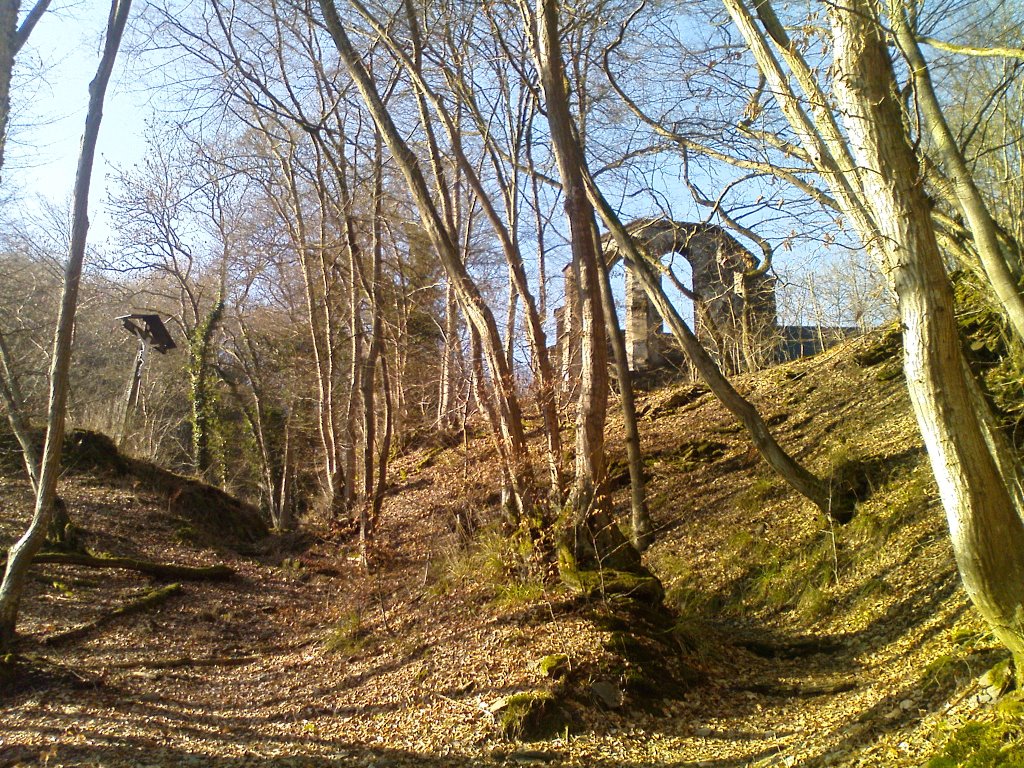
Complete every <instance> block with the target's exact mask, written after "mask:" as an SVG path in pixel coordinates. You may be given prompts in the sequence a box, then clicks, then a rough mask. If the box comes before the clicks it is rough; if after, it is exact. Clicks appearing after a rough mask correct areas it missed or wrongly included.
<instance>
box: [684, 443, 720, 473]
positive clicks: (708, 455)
mask: <svg viewBox="0 0 1024 768" xmlns="http://www.w3.org/2000/svg"><path fill="white" fill-rule="evenodd" d="M728 452H729V446H728V445H726V444H725V443H719V442H717V441H715V440H693V441H690V442H686V443H682V444H680V446H679V448H678V449H677V450H676V452H675V454H674V456H673V457H672V459H671V462H672V464H673V466H675V467H676V468H678V469H680V470H686V469H692V468H693V467H696V466H698V465H700V464H707V463H711V462H713V461H717V460H718V459H720V458H722V457H723V456H725V455H726V454H727V453H728Z"/></svg>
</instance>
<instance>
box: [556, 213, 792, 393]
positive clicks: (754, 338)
mask: <svg viewBox="0 0 1024 768" xmlns="http://www.w3.org/2000/svg"><path fill="white" fill-rule="evenodd" d="M626 229H627V230H628V231H629V233H630V234H631V235H632V236H633V237H634V239H636V240H637V242H638V243H640V244H641V245H642V246H643V247H644V248H645V250H646V251H647V252H648V253H649V254H651V256H653V257H656V258H659V259H660V258H661V257H663V256H665V255H667V254H669V253H676V254H678V255H680V256H682V257H683V258H685V259H686V260H687V261H688V262H689V263H690V268H691V273H692V276H693V283H692V285H690V286H684V287H685V289H686V292H687V295H688V298H690V299H691V300H692V301H693V305H694V333H695V334H696V335H697V338H698V339H700V341H701V343H702V344H703V345H704V346H705V348H706V349H708V351H709V352H711V354H712V355H714V356H715V357H716V358H717V360H718V363H719V365H721V366H722V367H723V369H724V370H726V371H729V372H735V371H740V370H752V369H756V368H760V367H763V366H764V365H766V364H767V363H769V362H770V361H771V360H772V358H773V357H774V354H775V350H776V347H777V345H778V320H777V317H776V307H775V280H774V278H772V277H770V276H768V275H765V274H758V273H757V272H756V269H757V267H758V265H759V262H758V259H757V257H755V256H754V255H753V254H752V253H751V252H750V251H748V250H747V249H746V248H744V247H743V246H742V245H741V244H740V243H739V241H737V240H736V239H735V238H734V237H732V235H730V234H729V233H728V232H726V231H725V230H724V229H722V228H721V227H718V226H715V225H713V224H704V223H700V224H694V223H687V222H678V221H673V220H671V219H668V218H666V217H659V218H651V219H638V220H636V221H633V222H631V223H630V224H628V225H627V227H626ZM603 245H604V253H605V260H606V262H607V265H608V268H609V269H611V268H612V267H613V266H614V265H615V264H616V263H618V261H619V260H620V259H621V258H622V255H621V254H620V253H619V251H618V248H617V247H616V246H615V244H614V242H613V241H612V240H611V238H610V237H605V239H604V242H603ZM564 274H565V296H566V305H565V306H564V307H563V309H562V310H561V314H560V317H559V320H560V322H559V329H558V345H559V358H560V360H561V365H562V373H563V376H565V377H567V378H570V379H571V378H572V377H573V375H574V373H575V372H576V369H577V366H578V360H579V308H578V306H577V302H576V301H575V300H574V299H575V297H576V296H577V291H576V285H577V284H578V283H577V282H576V279H575V276H574V274H573V270H572V265H569V266H568V267H566V270H565V273H564ZM661 324H662V319H661V317H660V316H659V315H658V313H657V312H656V311H655V309H654V307H653V306H652V305H651V302H650V300H649V299H648V298H647V295H646V293H645V292H644V289H643V287H642V285H641V284H640V282H639V280H637V279H635V276H634V274H633V269H632V266H631V264H630V263H629V262H628V260H627V262H626V321H625V334H626V351H627V355H628V357H629V367H630V370H633V371H643V370H648V369H651V368H656V367H658V366H659V365H661V363H662V351H663V349H664V348H665V343H666V337H665V335H664V334H663V333H662V331H661Z"/></svg>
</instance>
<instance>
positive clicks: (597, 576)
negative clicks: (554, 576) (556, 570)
mask: <svg viewBox="0 0 1024 768" xmlns="http://www.w3.org/2000/svg"><path fill="white" fill-rule="evenodd" d="M562 580H563V581H564V582H565V583H566V584H567V585H568V586H569V587H570V588H571V589H573V590H575V591H577V592H579V593H581V594H583V595H585V596H587V597H591V598H600V597H611V596H623V597H629V598H631V599H633V600H636V601H639V602H642V603H650V604H652V605H655V604H658V603H660V602H661V601H662V599H664V597H665V590H664V588H663V587H662V586H661V582H660V581H659V580H658V579H657V578H656V577H654V576H651V575H650V574H641V573H630V572H628V571H615V570H611V569H606V570H601V571H585V570H577V569H575V568H565V569H564V570H563V571H562Z"/></svg>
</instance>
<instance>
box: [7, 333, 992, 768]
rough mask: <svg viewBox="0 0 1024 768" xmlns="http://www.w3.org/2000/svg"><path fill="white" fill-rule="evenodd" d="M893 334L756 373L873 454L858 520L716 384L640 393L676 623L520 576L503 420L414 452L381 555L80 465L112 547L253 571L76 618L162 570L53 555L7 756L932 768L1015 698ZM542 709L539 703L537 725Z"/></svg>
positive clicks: (788, 441)
mask: <svg viewBox="0 0 1024 768" xmlns="http://www.w3.org/2000/svg"><path fill="white" fill-rule="evenodd" d="M885 344H886V342H884V341H880V340H879V337H878V336H875V337H872V338H869V339H865V340H859V341H856V342H853V343H851V344H847V345H844V347H842V348H839V349H836V350H833V351H831V352H829V353H826V354H825V355H823V356H819V357H818V358H813V359H808V360H803V361H798V362H795V363H791V364H787V365H784V366H779V367H777V368H773V369H771V370H769V371H766V372H762V373H760V374H757V375H754V376H748V377H743V378H741V379H740V381H739V386H740V387H741V389H742V390H743V391H744V392H745V393H746V394H747V395H748V396H749V397H750V398H751V399H752V400H753V401H754V402H755V403H756V404H757V405H758V406H759V407H760V408H761V409H762V412H763V414H764V415H765V416H766V417H767V418H768V420H769V423H770V424H772V425H774V429H775V431H776V432H777V434H778V436H779V439H780V441H781V442H782V444H783V445H785V446H787V447H788V448H790V449H791V450H793V451H794V452H795V453H796V455H797V456H798V458H800V459H801V460H803V461H805V462H807V463H808V464H809V465H810V466H811V467H812V468H813V469H814V470H815V471H817V472H820V473H824V474H829V475H830V476H832V477H834V478H835V479H836V482H837V483H840V482H845V480H846V478H849V477H854V476H856V477H862V476H865V473H866V477H867V481H866V482H861V483H858V484H857V490H858V493H859V494H860V496H861V499H862V500H861V503H860V504H859V506H858V510H857V516H856V517H855V519H854V522H853V523H850V524H849V525H847V526H843V527H833V526H830V525H828V523H827V522H825V520H824V518H823V517H822V516H821V515H819V514H817V513H816V512H815V511H814V510H813V509H812V508H811V507H810V506H809V505H808V504H807V503H805V502H803V501H801V500H800V499H798V498H796V497H795V496H793V495H792V494H791V493H790V492H789V491H788V490H787V489H786V488H785V487H784V486H782V485H781V484H780V483H779V482H778V481H777V480H775V479H773V478H772V476H771V475H770V473H769V471H768V470H767V469H766V468H765V467H764V466H763V465H762V464H761V463H760V462H759V460H758V459H757V457H756V455H755V454H754V452H753V451H752V450H751V449H750V446H749V443H748V441H747V440H746V437H745V435H744V434H743V433H742V432H741V431H739V430H738V429H737V428H736V427H735V426H734V424H733V422H732V421H731V420H730V418H729V417H728V415H727V414H726V413H725V412H724V411H723V410H722V409H721V408H720V406H718V404H717V403H716V402H715V401H714V400H713V398H712V397H711V396H710V395H709V394H707V393H706V392H704V391H703V390H702V389H701V388H699V387H694V386H693V385H690V384H682V383H676V384H669V385H667V386H664V387H661V388H658V389H654V390H652V391H650V392H648V393H646V394H644V395H643V397H642V398H641V408H642V412H643V414H644V416H643V419H642V425H641V428H642V430H643V434H644V449H645V454H646V456H648V462H647V468H648V470H649V476H650V480H649V493H650V499H651V506H652V511H653V514H654V517H655V520H656V522H657V524H658V527H659V538H658V542H657V544H656V545H655V546H654V547H653V548H652V549H651V551H650V552H649V553H648V555H647V561H648V563H649V565H650V567H651V569H652V570H653V571H654V572H655V573H656V574H657V575H658V576H659V577H660V578H661V579H662V581H663V582H664V584H665V587H666V591H667V598H666V604H667V605H668V606H669V608H670V609H671V611H672V612H673V613H672V617H673V618H672V619H671V621H672V622H674V626H671V627H669V628H668V629H666V630H664V633H663V634H664V637H660V638H659V637H654V639H653V640H652V639H650V638H640V639H635V638H634V639H633V640H630V639H629V635H628V634H623V630H624V629H625V630H630V629H631V628H630V627H629V626H626V625H628V622H624V621H623V619H622V618H621V616H618V617H617V616H616V615H615V610H614V606H610V607H608V610H607V611H604V610H603V609H602V608H601V606H597V609H595V608H594V606H586V605H584V604H583V603H582V602H581V601H580V600H578V599H574V598H573V596H571V595H569V594H567V593H565V592H564V591H562V590H560V589H558V588H554V587H550V586H545V585H544V584H542V583H535V582H531V581H530V580H529V579H528V578H520V579H518V580H517V579H516V578H514V577H515V573H514V563H511V564H510V563H509V562H508V561H507V560H505V559H503V555H502V548H501V546H500V541H499V537H497V535H496V534H495V533H493V530H494V529H493V528H491V527H489V525H488V523H489V522H490V515H491V514H493V513H491V512H489V511H488V507H487V503H488V501H490V502H491V503H492V504H493V500H491V499H489V495H490V490H491V489H492V488H493V486H492V482H493V474H494V471H493V467H492V466H491V465H490V464H488V456H489V455H490V454H489V449H488V447H487V444H486V441H484V440H482V439H481V440H475V441H473V442H472V443H471V445H470V449H469V454H468V456H467V454H466V453H465V452H464V449H463V447H462V446H460V445H456V446H454V447H450V448H442V447H440V446H436V447H434V448H430V447H426V448H421V449H418V450H417V451H414V452H412V453H410V454H409V455H407V456H404V457H402V458H401V459H400V460H398V461H396V463H395V465H394V467H393V471H394V486H395V487H394V489H393V492H392V493H390V495H389V497H388V499H387V502H386V504H385V508H384V513H383V519H382V521H381V527H380V531H379V545H378V547H377V549H376V552H375V564H376V568H375V569H374V572H373V573H370V574H367V573H366V572H365V571H364V570H363V568H362V567H361V566H360V563H359V561H358V559H357V558H356V556H355V550H354V545H353V543H352V541H351V538H350V537H348V536H346V535H345V534H343V533H342V532H340V531H336V530H333V529H331V528H330V527H329V526H323V525H321V526H315V525H314V526H311V527H309V528H307V529H306V530H304V531H303V532H302V533H299V534H290V535H284V536H270V537H268V538H266V539H264V540H262V541H259V542H256V543H255V544H249V545H244V546H243V545H232V546H228V545H226V544H223V543H222V544H217V543H211V541H210V539H209V537H208V536H205V535H199V534H198V533H197V528H196V524H195V519H192V520H189V519H187V518H186V517H183V516H182V515H181V514H180V511H179V510H177V509H176V508H175V507H174V506H173V505H172V504H171V503H170V501H169V498H168V496H167V495H166V494H165V493H163V492H158V491H156V490H154V489H153V488H152V487H150V485H148V484H147V482H145V481H144V480H143V479H140V478H138V477H135V476H133V475H131V474H128V475H124V476H120V477H110V476H107V475H104V474H103V473H99V474H92V473H69V474H68V476H67V477H66V479H65V481H64V483H63V485H62V488H61V493H62V495H63V497H64V499H65V500H66V501H67V504H68V507H69V509H70V510H71V513H72V515H73V517H74V519H75V521H76V522H77V523H78V525H80V526H81V528H82V529H83V530H84V531H85V534H84V538H85V544H86V545H87V546H88V548H89V549H90V550H91V551H94V552H102V553H107V554H111V555H119V556H130V557H135V558H144V559H151V560H157V561H161V562H174V563H179V564H186V565H210V564H214V563H225V564H227V565H229V566H230V567H232V568H233V569H235V571H236V576H235V577H234V578H232V579H230V580H227V581H223V582H205V581H194V582H186V583H184V585H183V588H182V590H181V592H180V593H178V594H175V595H172V596H170V597H169V598H168V599H167V600H166V601H165V602H163V603H162V604H160V605H159V606H156V607H154V608H152V609H151V610H147V611H143V612H139V613H136V614H132V615H126V616H121V617H114V618H113V619H112V620H110V621H109V622H107V623H106V624H104V625H102V626H98V627H95V628H93V629H84V630H83V631H82V632H81V633H79V634H78V635H75V636H62V633H64V632H66V631H67V630H68V629H69V628H74V627H79V626H82V627H84V626H85V624H86V623H87V622H89V621H92V620H94V619H95V618H97V617H99V616H103V615H105V614H107V613H109V612H110V611H112V610H114V609H116V608H117V607H118V606H120V605H124V604H125V603H126V602H129V601H131V600H133V599H135V598H137V597H139V596H140V595H145V594H147V593H149V592H150V591H151V590H152V589H153V588H154V584H157V585H159V584H163V583H166V582H153V581H152V580H151V579H149V578H147V577H145V576H141V575H139V574H135V573H131V572H121V571H111V570H102V571H101V570H94V569H86V568H81V567H77V566H71V565H52V564H47V565H37V566H35V567H34V570H33V572H32V579H31V582H30V586H29V591H28V594H26V596H25V599H24V604H23V619H22V623H21V625H20V630H21V632H22V633H23V639H22V640H21V645H20V647H19V652H20V655H21V656H22V658H23V659H27V660H28V661H26V662H25V663H23V664H21V665H19V666H18V667H17V668H16V669H17V673H16V674H15V675H13V676H10V675H8V677H6V678H5V679H2V680H0V768H10V767H11V766H17V765H45V766H71V765H74V766H190V765H191V766H212V767H213V768H236V767H239V766H245V765H254V766H255V765H272V766H282V767H283V766H375V767H376V768H384V767H385V766H395V767H397V766H405V765H409V766H413V765H416V766H478V765H479V766H489V765H493V766H498V765H545V764H546V765H580V766H609V767H610V766H637V767H639V766H710V767H714V768H728V767H732V766H737V767H738V766H769V765H771V766H795V765H796V766H824V765H837V766H855V765H856V766H911V765H920V764H922V763H923V762H924V761H926V760H927V759H928V758H929V757H930V756H932V755H934V754H936V753H937V752H938V751H939V750H940V749H941V747H942V745H943V744H944V743H945V742H946V740H947V738H948V737H949V734H950V732H951V731H952V730H953V729H955V728H956V727H958V726H959V725H960V724H962V723H963V722H965V721H967V720H970V719H981V720H986V719H989V720H990V719H991V718H992V717H994V715H993V714H992V713H993V712H994V709H993V708H992V706H991V703H990V702H991V700H992V698H993V696H994V695H995V694H996V692H995V691H992V690H990V689H989V687H987V686H986V685H985V684H983V683H982V682H980V678H981V676H982V675H983V673H984V672H985V671H986V670H987V669H989V668H990V667H992V666H993V665H994V664H996V663H997V662H999V661H1000V660H1001V659H1003V658H1004V654H1002V653H1001V652H1000V651H999V649H998V647H997V645H996V644H995V642H994V641H993V640H992V638H991V637H990V636H989V635H988V633H987V632H986V631H985V630H984V626H983V624H982V623H981V622H980V620H979V619H978V618H977V616H976V614H975V613H974V611H973V610H972V609H971V608H970V607H969V605H968V603H967V601H966V598H965V596H964V594H963V591H962V589H961V587H960V585H959V581H958V578H957V576H956V571H955V566H954V563H953V560H952V554H951V550H950V547H949V544H948V541H947V535H946V532H945V526H944V521H943V519H942V516H941V510H940V509H939V507H938V504H937V500H936V493H935V489H934V487H933V484H932V482H931V479H930V475H929V474H928V471H927V466H926V463H925V460H924V455H923V451H922V449H921V446H920V441H919V438H918V437H917V433H916V430H915V426H914V422H913V419H912V417H911V415H910V412H909V406H908V403H907V398H906V395H905V387H904V385H903V380H902V378H901V376H900V375H899V370H898V362H897V360H896V358H893V357H892V356H891V352H892V350H888V351H887V350H886V349H885ZM619 431H620V428H619V425H618V424H617V423H616V422H615V421H614V419H613V420H612V423H610V424H609V436H610V438H611V440H612V441H613V444H614V445H615V447H616V448H618V445H617V444H618V438H617V436H618V434H619ZM491 464H493V462H491ZM489 467H490V468H489ZM615 498H616V502H617V504H618V506H619V508H620V509H622V510H623V511H624V510H625V505H626V503H627V501H626V498H625V495H624V490H623V489H621V488H620V489H619V490H618V491H617V492H616V497H615ZM0 499H2V500H3V509H4V512H3V516H2V520H0V546H8V545H9V544H10V543H11V542H12V541H13V540H14V537H15V536H16V534H17V532H18V531H19V530H20V529H21V528H22V527H23V526H24V525H25V523H26V521H27V519H28V517H29V514H30V497H29V491H28V488H27V486H26V484H25V483H24V482H23V481H22V480H20V479H19V478H18V477H17V476H16V475H13V474H12V475H11V476H8V477H4V478H2V479H0ZM192 513H193V515H194V514H198V513H201V514H203V515H208V516H216V514H217V510H216V508H215V507H214V508H210V509H206V510H198V511H197V510H192ZM201 522H202V521H201ZM206 522H207V523H209V522H210V521H209V520H207V521H206ZM213 522H216V521H215V520H214V521H213ZM467 530H472V531H475V534H473V535H468V534H467ZM510 576H511V577H513V578H512V580H511V581H509V577H510ZM658 626H660V627H664V626H666V625H664V624H662V625H658ZM649 632H650V634H651V635H652V637H653V635H657V634H658V633H659V632H662V629H659V628H657V627H655V628H653V629H649ZM666 637H667V638H670V639H669V640H665V638H666ZM652 649H653V650H652ZM641 651H642V652H641ZM670 657H671V658H670ZM545 660H546V662H547V663H542V662H544V661H545ZM638 679H639V680H640V682H641V683H642V684H636V683H637V680H638ZM524 700H528V701H541V702H542V704H543V706H542V707H541V708H539V709H535V710H534V715H527V716H526V717H525V719H523V720H521V721H516V719H515V717H510V716H509V714H510V713H514V711H515V707H516V706H517V705H518V704H520V703H522V702H523V701H524ZM538 712H540V713H541V714H543V715H544V717H537V716H535V715H536V714H537V713H538ZM538 733H540V734H542V737H541V738H539V739H536V740H530V741H525V740H523V738H522V737H530V736H531V735H536V734H538ZM517 736H518V737H519V738H517ZM951 764H956V763H951ZM993 764H995V763H993Z"/></svg>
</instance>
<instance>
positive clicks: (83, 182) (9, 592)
mask: <svg viewBox="0 0 1024 768" xmlns="http://www.w3.org/2000/svg"><path fill="white" fill-rule="evenodd" d="M130 10H131V0H112V2H111V5H110V15H109V16H108V18H107V31H106V36H105V40H104V46H103V54H102V56H101V58H100V64H99V67H98V69H97V71H96V76H95V77H94V78H93V80H92V82H91V83H90V84H89V108H88V112H87V114H86V119H85V133H84V135H83V138H82V151H81V155H80V156H79V161H78V171H77V174H76V176H75V188H74V198H73V199H74V203H73V214H72V229H71V247H70V251H69V253H68V260H67V266H66V268H65V272H64V290H63V295H62V296H61V305H60V315H59V317H58V320H57V328H56V331H55V333H54V339H53V353H52V363H51V367H50V402H49V410H48V413H47V421H46V442H45V443H44V445H43V455H42V460H41V462H40V467H39V482H38V485H37V488H36V501H35V511H34V514H33V517H32V522H31V524H30V525H29V527H28V530H27V531H26V532H25V534H24V535H23V536H22V537H21V538H20V539H18V541H17V542H16V543H15V544H14V546H13V547H11V549H10V552H9V553H8V555H7V567H6V570H5V571H4V578H3V582H2V583H0V648H2V649H4V650H7V649H9V648H10V646H11V644H12V643H13V641H14V638H15V631H16V625H17V620H18V608H19V605H20V602H21V594H22V589H23V587H24V584H25V577H26V575H27V573H28V568H29V565H30V564H31V562H32V558H33V557H34V556H35V554H36V552H38V550H39V547H40V546H41V545H42V543H43V539H44V538H45V537H46V529H47V526H48V524H49V521H50V517H51V515H52V514H53V503H54V497H55V496H56V490H57V480H58V477H59V475H60V459H61V450H62V448H63V443H64V423H65V415H66V412H65V407H66V404H67V397H68V380H69V368H70V364H71V341H72V335H73V333H74V325H75V310H76V308H77V302H78V288H79V283H80V281H81V276H82V263H83V261H84V260H85V246H86V237H87V235H88V231H89V215H88V214H89V186H90V182H91V180H92V167H93V160H94V158H95V155H96V141H97V139H98V137H99V129H100V121H101V119H102V116H103V101H104V97H105V96H106V91H107V83H108V82H109V81H110V75H111V72H112V71H113V68H114V61H115V59H116V58H117V52H118V49H119V47H120V45H121V39H122V37H123V36H124V29H125V24H126V23H127V21H128V14H129V12H130Z"/></svg>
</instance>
